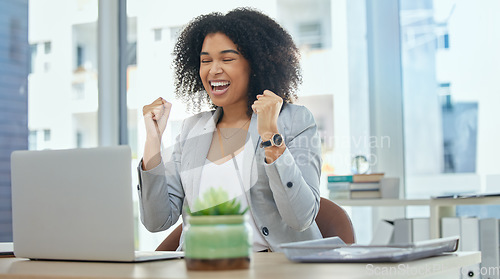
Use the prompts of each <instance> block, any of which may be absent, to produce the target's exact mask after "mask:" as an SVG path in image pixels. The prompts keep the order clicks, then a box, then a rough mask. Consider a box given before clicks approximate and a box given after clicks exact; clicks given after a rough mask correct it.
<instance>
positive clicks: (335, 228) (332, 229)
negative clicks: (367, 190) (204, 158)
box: [156, 198, 355, 251]
mask: <svg viewBox="0 0 500 279" xmlns="http://www.w3.org/2000/svg"><path fill="white" fill-rule="evenodd" d="M316 224H317V225H318V227H319V230H320V231H321V235H323V238H326V237H332V236H338V237H340V238H341V239H342V240H343V241H344V242H345V243H347V244H351V243H354V242H355V237H354V229H353V227H352V222H351V218H349V215H347V213H346V212H345V210H344V209H343V208H342V207H340V206H339V205H337V204H336V203H334V202H332V201H331V200H328V199H325V198H321V200H320V206H319V212H318V215H317V216H316ZM181 233H182V224H180V225H179V226H177V228H175V229H174V230H173V231H172V232H171V233H170V234H169V235H168V236H167V237H166V238H165V240H163V242H162V243H161V244H160V245H159V246H158V248H156V251H175V250H176V249H177V247H178V246H179V240H180V238H181Z"/></svg>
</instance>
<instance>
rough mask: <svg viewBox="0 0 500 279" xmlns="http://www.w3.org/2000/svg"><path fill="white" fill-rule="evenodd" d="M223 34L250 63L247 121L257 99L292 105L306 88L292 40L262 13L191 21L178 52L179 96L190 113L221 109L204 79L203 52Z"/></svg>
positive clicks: (232, 13) (243, 12) (240, 12)
mask: <svg viewBox="0 0 500 279" xmlns="http://www.w3.org/2000/svg"><path fill="white" fill-rule="evenodd" d="M218 32H221V33H223V34H225V35H226V36H227V37H229V38H230V39H231V40H232V41H233V43H234V44H235V45H237V46H238V50H239V51H240V53H241V55H243V57H245V59H247V60H248V62H249V63H250V68H251V73H250V80H249V88H248V111H247V113H248V115H251V114H252V108H251V105H252V104H253V102H254V101H255V100H256V96H257V95H258V94H262V93H263V92H264V90H266V89H267V90H271V91H272V92H274V93H275V94H276V95H278V96H280V97H281V98H283V101H284V103H291V102H293V100H294V99H296V98H297V95H296V90H297V87H298V85H299V84H300V83H301V82H302V76H301V71H300V63H299V59H300V53H299V50H298V48H297V46H296V45H295V44H294V42H293V40H292V37H291V36H290V34H288V32H287V31H285V30H284V29H283V28H282V27H281V26H280V25H279V24H278V23H277V22H276V21H274V20H273V19H271V18H270V17H268V16H267V15H264V14H263V13H261V12H259V11H256V10H253V9H250V8H238V9H234V10H232V11H230V12H228V13H227V14H225V15H224V14H222V13H218V12H216V13H210V14H207V15H201V16H199V17H196V18H195V19H194V20H192V21H191V22H190V23H189V24H188V25H187V26H186V27H185V28H184V29H183V31H182V32H181V34H180V36H179V39H178V41H177V43H176V45H175V48H174V56H175V58H174V61H173V66H174V72H175V94H176V96H177V97H178V98H179V99H180V100H182V101H183V102H185V103H186V104H187V106H188V109H190V110H192V111H194V112H199V111H200V110H201V107H202V106H203V105H204V104H209V105H210V106H211V107H212V108H215V107H216V106H215V105H214V104H213V103H212V102H211V100H210V97H209V96H208V94H207V93H206V91H205V89H204V87H203V83H202V81H201V78H200V76H199V70H200V52H201V48H202V45H203V41H204V40H205V37H206V36H207V35H208V34H212V33H218Z"/></svg>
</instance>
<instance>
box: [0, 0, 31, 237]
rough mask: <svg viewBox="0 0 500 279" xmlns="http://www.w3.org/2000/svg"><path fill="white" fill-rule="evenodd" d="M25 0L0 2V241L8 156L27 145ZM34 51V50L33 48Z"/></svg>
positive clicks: (6, 208)
mask: <svg viewBox="0 0 500 279" xmlns="http://www.w3.org/2000/svg"><path fill="white" fill-rule="evenodd" d="M27 2H28V1H16V0H3V1H0V18H1V19H2V28H0V37H1V38H2V39H1V40H0V50H1V51H0V76H1V78H0V88H1V90H0V242H12V207H11V201H10V197H11V178H10V156H11V153H12V152H13V151H15V150H22V149H27V148H28V137H29V135H31V133H30V132H29V130H28V125H27V122H28V121H27V118H28V114H27V111H26V107H27V104H28V88H27V86H26V77H27V75H28V73H29V71H30V52H31V53H33V49H34V47H30V45H29V44H28V43H27V42H28V4H27ZM35 52H36V51H35Z"/></svg>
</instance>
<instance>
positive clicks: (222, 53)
mask: <svg viewBox="0 0 500 279" xmlns="http://www.w3.org/2000/svg"><path fill="white" fill-rule="evenodd" d="M200 78H201V80H202V82H203V87H205V90H206V91H207V92H208V95H209V96H210V99H211V100H212V102H213V103H214V104H215V105H216V106H219V107H226V106H230V105H235V104H236V105H238V104H239V105H241V106H243V105H244V106H245V107H246V106H247V91H248V83H249V79H250V64H249V63H248V61H247V60H246V59H245V58H244V57H243V55H241V53H240V52H239V51H238V47H237V46H236V45H235V44H234V43H233V41H231V39H229V38H228V37H227V36H226V35H224V34H223V33H212V34H208V35H207V36H206V37H205V40H204V41H203V46H202V48H201V53H200Z"/></svg>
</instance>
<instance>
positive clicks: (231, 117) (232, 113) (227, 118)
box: [219, 105, 250, 127]
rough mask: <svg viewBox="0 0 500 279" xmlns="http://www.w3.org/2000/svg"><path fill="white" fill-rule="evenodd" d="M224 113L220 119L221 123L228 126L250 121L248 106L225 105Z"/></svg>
mask: <svg viewBox="0 0 500 279" xmlns="http://www.w3.org/2000/svg"><path fill="white" fill-rule="evenodd" d="M222 109H223V110H224V114H223V115H222V118H221V119H220V121H219V124H222V125H224V126H227V127H231V126H233V125H238V124H239V123H241V122H244V121H248V120H249V119H250V117H249V116H248V114H247V107H246V105H245V107H242V106H240V107H234V106H232V107H223V108H222Z"/></svg>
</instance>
